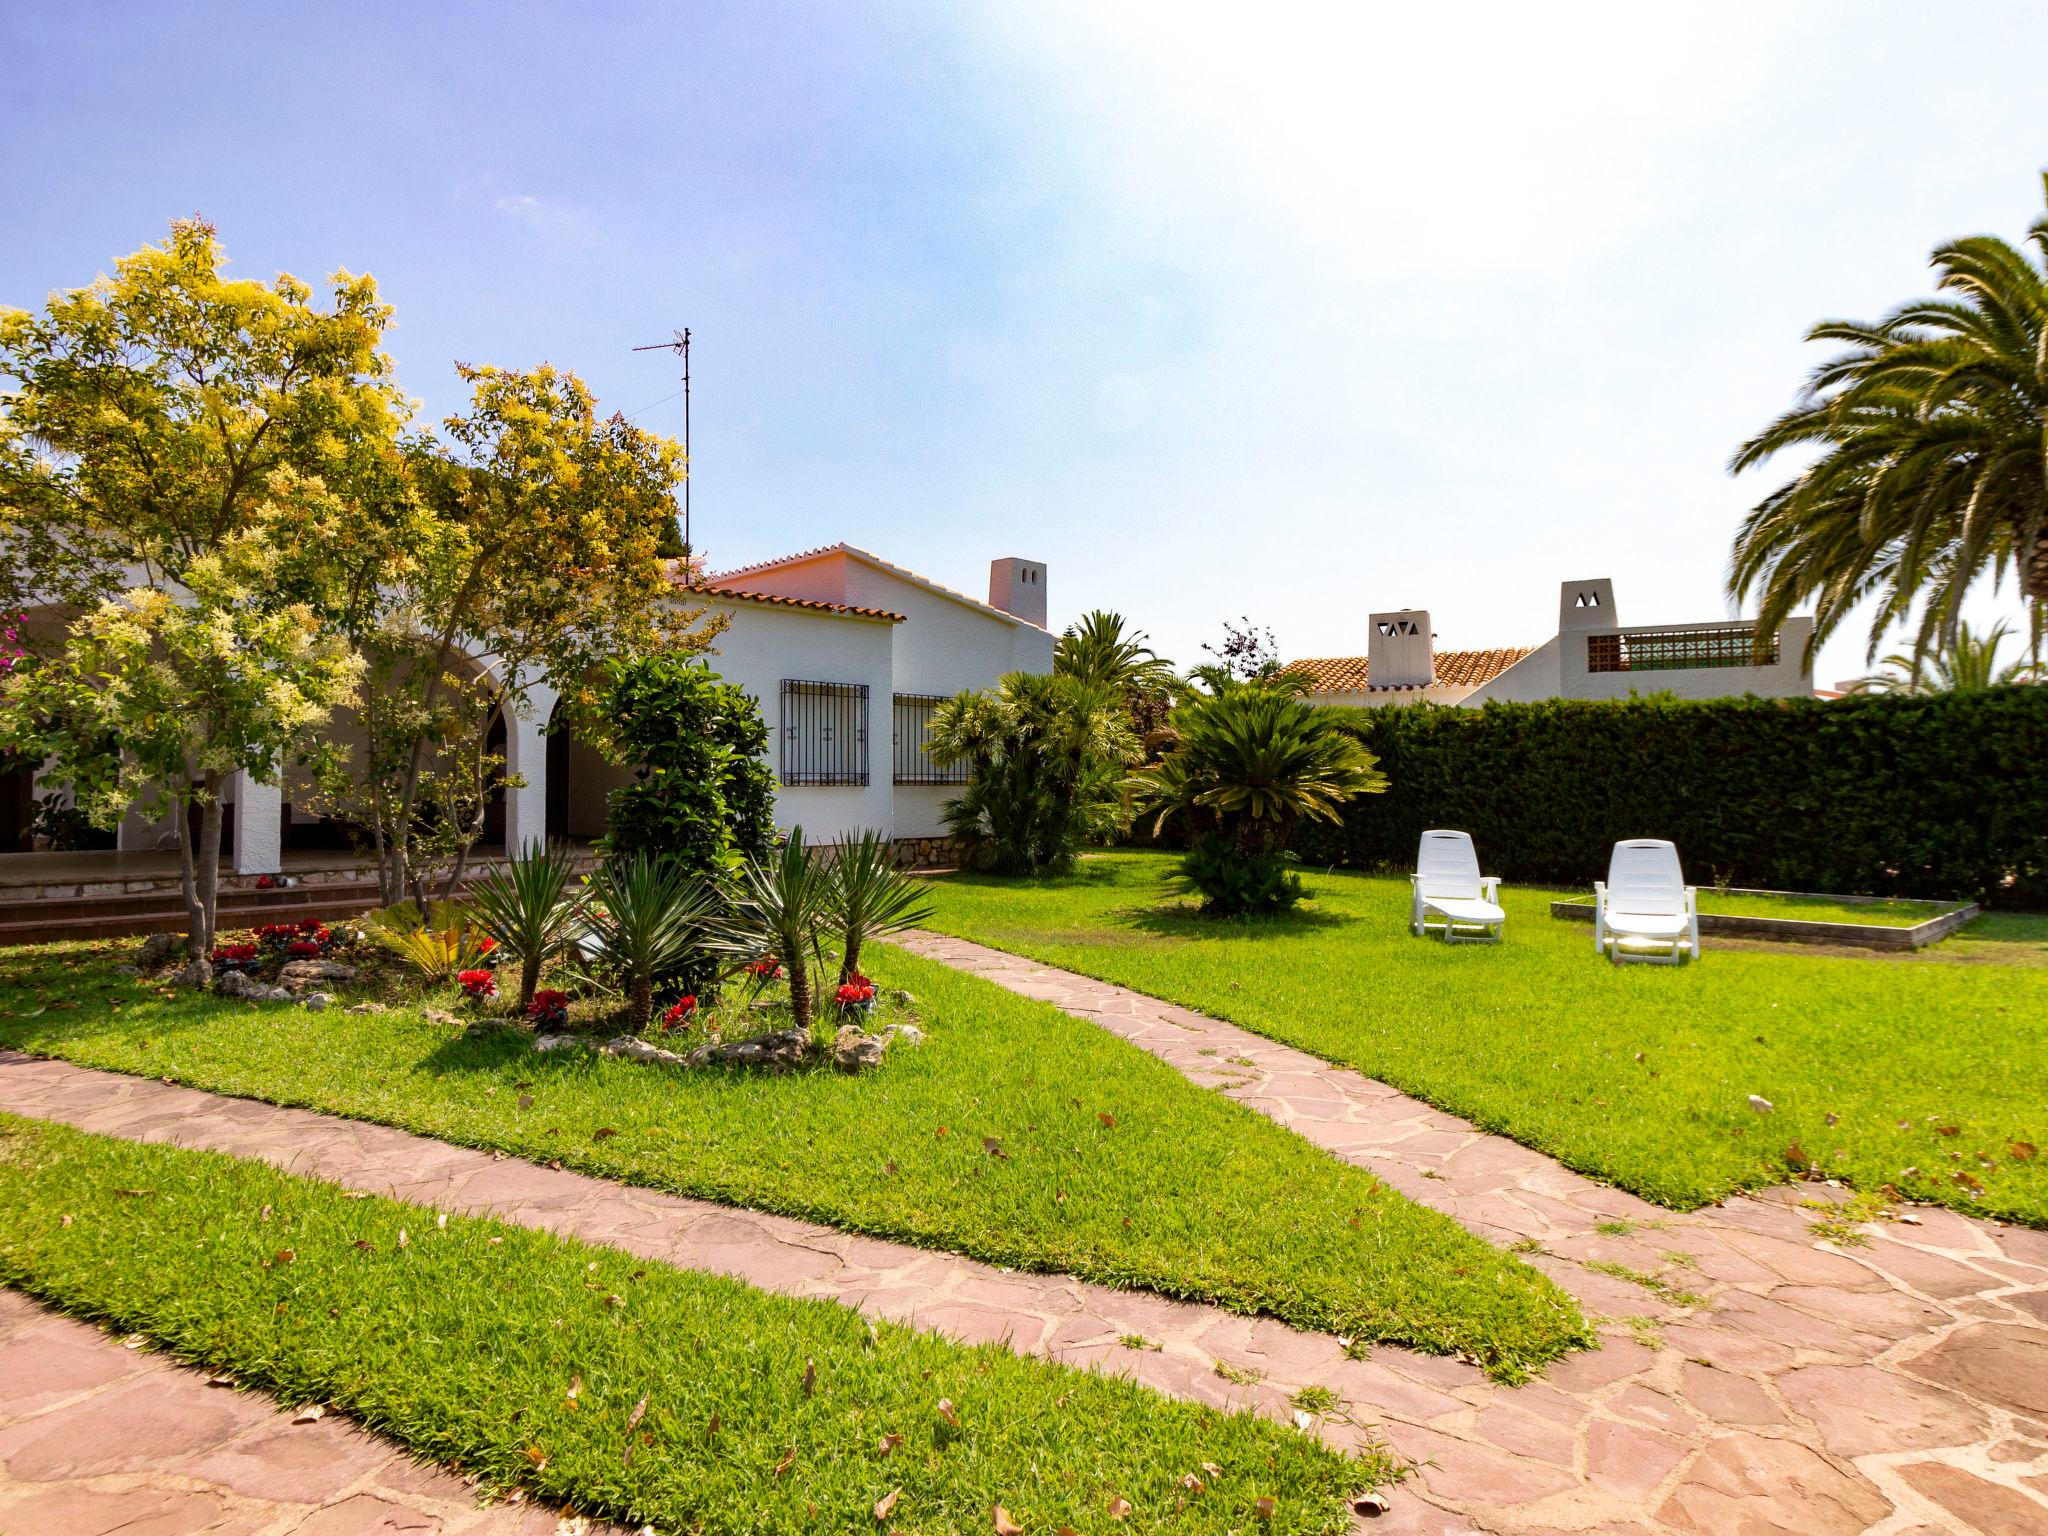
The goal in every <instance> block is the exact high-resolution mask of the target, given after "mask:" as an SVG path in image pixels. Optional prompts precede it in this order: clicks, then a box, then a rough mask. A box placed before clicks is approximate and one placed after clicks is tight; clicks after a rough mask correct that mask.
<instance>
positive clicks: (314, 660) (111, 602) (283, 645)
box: [0, 556, 361, 958]
mask: <svg viewBox="0 0 2048 1536" xmlns="http://www.w3.org/2000/svg"><path fill="white" fill-rule="evenodd" d="M250 576H251V573H250V572H248V571H246V570H245V571H242V572H236V571H234V570H233V569H232V562H229V561H226V560H223V559H222V558H220V557H217V556H201V557H200V558H198V559H197V560H194V561H193V562H192V563H191V564H189V565H188V566H187V567H186V591H185V594H184V595H183V596H182V597H173V596H171V595H170V594H169V593H166V592H162V591H159V590H156V589H154V588H151V587H135V588H131V589H130V590H129V591H127V592H125V593H123V594H121V595H120V596H119V597H114V598H108V599H107V600H106V601H104V602H102V603H101V604H100V605H99V606H98V607H96V608H95V609H94V610H93V611H92V612H90V613H88V614H86V615H85V616H84V617H83V618H81V619H79V620H78V621H77V622H76V623H75V624H73V625H72V627H71V633H70V637H69V642H68V644H67V645H66V646H65V648H64V650H63V651H62V652H61V653H60V654H58V655H56V656H54V657H48V658H42V659H39V660H34V661H31V662H29V663H28V664H26V665H24V666H21V667H17V668H16V669H14V670H13V671H12V672H11V673H10V674H9V675H8V676H7V678H6V679H5V681H4V682H0V742H4V744H5V745H7V746H9V747H12V748H14V749H15V750H18V751H27V752H29V753H31V754H32V755H34V756H36V757H49V758H51V759H52V760H53V767H54V771H55V776H56V777H58V778H60V779H63V780H67V781H68V782H70V783H71V784H72V785H73V786H74V788H75V792H76V794H77V797H78V800H79V803H80V804H81V805H82V806H84V807H85V808H86V810H87V812H88V814H90V815H92V816H93V817H94V819H95V820H99V821H101V822H103V823H104V822H110V821H114V820H118V819H119V818H120V816H121V814H122V813H123V812H124V811H125V810H126V809H127V808H128V806H129V805H130V804H132V803H134V802H136V801H138V800H139V801H140V802H141V803H142V805H143V806H144V808H145V809H146V810H148V811H149V812H151V813H152V814H159V815H160V814H162V813H163V812H165V811H167V810H171V811H175V812H176V813H177V820H176V824H177V826H178V828H179V838H178V851H179V866H180V873H181V875H182V880H183V889H184V896H185V914H186V917H187V919H188V922H189V924H190V936H191V947H192V954H193V956H194V957H195V958H203V957H205V956H207V955H209V954H211V953H212V950H213V931H214V911H215V899H216V894H217V887H218V883H219V876H220V845H221V813H222V812H221V807H222V791H223V790H224V789H225V788H226V787H227V784H228V781H229V780H230V778H231V777H232V776H233V775H235V774H237V773H242V774H246V775H247V776H248V777H249V778H250V779H251V780H254V781H256V782H259V783H275V782H276V781H277V778H278V774H279V770H280V767H281V765H282V762H283V759H284V758H285V757H286V755H287V754H289V753H292V752H294V751H306V750H310V749H311V745H312V743H311V733H312V732H313V730H314V729H315V728H316V727H318V726H319V725H320V724H321V723H323V722H324V721H325V720H326V719H327V717H328V715H329V713H330V712H331V711H332V710H333V709H334V708H335V706H336V705H339V704H342V703H345V702H347V701H348V700H349V699H350V698H351V697H352V696H353V693H354V689H355V685H356V677H357V674H358V673H359V672H360V670H361V661H360V659H359V658H358V657H357V656H356V655H355V653H354V652H353V651H351V650H349V649H348V647H347V646H346V645H344V644H342V643H340V642H339V641H338V640H337V639H336V638H335V637H334V636H332V635H331V634H323V633H322V631H321V629H320V626H319V624H318V622H317V621H316V620H315V618H314V616H313V613H312V610H311V609H310V608H308V607H306V606H305V605H304V604H293V605H289V606H274V605H269V604H265V603H262V602H258V601H254V600H252V598H253V595H254V594H255V593H257V592H258V591H260V590H261V585H260V566H259V570H258V580H256V581H252V580H251V579H250ZM195 810H196V811H197V813H198V816H197V820H198V833H197V836H196V838H195V837H194V836H192V835H191V833H190V830H189V823H190V820H191V813H192V812H193V811H195Z"/></svg>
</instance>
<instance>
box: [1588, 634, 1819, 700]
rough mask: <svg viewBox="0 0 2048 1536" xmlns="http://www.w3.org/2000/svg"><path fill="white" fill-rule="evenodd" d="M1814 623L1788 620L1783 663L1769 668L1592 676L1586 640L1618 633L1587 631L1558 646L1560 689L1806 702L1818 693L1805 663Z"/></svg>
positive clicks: (1781, 646)
mask: <svg viewBox="0 0 2048 1536" xmlns="http://www.w3.org/2000/svg"><path fill="white" fill-rule="evenodd" d="M1723 628H1725V629H1737V628H1741V629H1747V628H1748V626H1747V625H1739V624H1735V623H1729V624H1649V625H1635V626H1630V627H1629V628H1628V630H1627V632H1628V633H1629V634H1632V635H1655V634H1662V633H1669V632H1673V631H1682V630H1700V629H1723ZM1812 630H1813V621H1812V620H1811V619H1788V620H1786V622H1785V627H1784V628H1783V629H1781V630H1779V631H1778V661H1777V664H1776V665H1774V666H1767V667H1685V668H1681V669H1677V670H1674V671H1669V672H1592V671H1588V670H1587V667H1586V641H1587V639H1588V638H1589V637H1590V636H1592V635H1598V634H1602V633H1606V634H1614V633H1618V631H1615V630H1606V631H1601V630H1588V631H1586V632H1585V633H1583V634H1571V635H1560V636H1559V637H1558V639H1557V640H1556V641H1555V642H1553V643H1554V644H1555V645H1556V646H1557V648H1558V674H1559V680H1560V683H1561V687H1560V689H1559V691H1560V692H1561V693H1562V694H1563V695H1564V697H1566V698H1568V699H1625V698H1628V697H1629V696H1630V695H1631V694H1648V693H1669V694H1673V695H1676V696H1677V697H1678V698H1681V699H1732V698H1740V697H1741V696H1742V695H1743V694H1746V693H1753V694H1756V695H1757V696H1758V697H1759V698H1766V699H1802V698H1807V697H1809V696H1810V695H1811V694H1812V693H1813V671H1812V669H1811V667H1809V666H1808V665H1807V664H1806V659H1805V652H1806V640H1807V636H1808V635H1809V634H1811V633H1812Z"/></svg>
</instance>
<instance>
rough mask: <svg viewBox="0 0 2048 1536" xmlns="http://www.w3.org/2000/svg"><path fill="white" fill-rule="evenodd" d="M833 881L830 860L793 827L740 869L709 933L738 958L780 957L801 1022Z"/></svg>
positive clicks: (807, 1014) (807, 1019)
mask: <svg viewBox="0 0 2048 1536" xmlns="http://www.w3.org/2000/svg"><path fill="white" fill-rule="evenodd" d="M835 884H836V881H835V877H834V875H833V872H832V866H831V865H830V864H828V863H826V862H825V861H824V860H821V859H815V858H813V857H812V856H811V851H810V850H809V849H808V848H806V847H805V846H804V830H803V828H802V827H792V828H790V832H789V840H788V841H787V842H786V843H784V844H783V845H782V846H781V847H780V848H777V849H774V850H772V851H771V852H770V853H769V854H768V856H767V857H766V858H764V859H753V860H750V861H748V863H747V865H746V867H745V868H744V869H742V870H741V871H740V876H739V885H738V889H737V891H736V892H735V893H734V900H733V903H732V906H731V908H730V910H729V911H728V912H727V913H726V914H725V916H724V917H723V918H722V919H721V920H720V922H719V923H718V925H717V927H716V929H715V930H714V931H713V933H712V936H711V943H712V945H713V947H715V948H716V949H717V950H719V951H720V952H721V953H723V954H725V955H727V956H729V957H731V958H732V959H733V960H734V961H735V962H738V963H740V964H748V963H751V962H753V961H757V960H774V961H778V962H780V963H781V965H782V969H783V971H784V973H785V974H786V975H787V976H788V978H789V1006H790V1011H791V1012H792V1013H793V1014H794V1015H795V1016H796V1022H797V1023H798V1024H800V1025H803V1026H805V1027H808V1026H809V1025H810V1024H811V1023H812V1017H811V1015H812V1006H813V1005H812V999H813V997H814V996H815V993H814V992H813V990H812V986H811V979H812V974H813V973H812V970H811V964H812V962H813V961H816V962H817V963H818V965H819V967H820V969H822V968H823V965H824V953H823V943H824V934H825V931H826V929H827V928H828V926H829V925H830V924H831V922H832V914H833V902H834V889H835Z"/></svg>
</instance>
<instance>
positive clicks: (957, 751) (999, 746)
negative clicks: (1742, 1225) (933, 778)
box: [928, 672, 1137, 874]
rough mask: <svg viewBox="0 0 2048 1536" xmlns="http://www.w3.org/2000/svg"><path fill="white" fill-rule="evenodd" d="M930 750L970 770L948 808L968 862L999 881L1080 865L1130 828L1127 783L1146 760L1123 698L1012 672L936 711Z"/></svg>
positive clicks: (1070, 681) (943, 761) (939, 759)
mask: <svg viewBox="0 0 2048 1536" xmlns="http://www.w3.org/2000/svg"><path fill="white" fill-rule="evenodd" d="M928 740H929V752H930V755H931V759H932V761H933V762H935V763H937V764H939V765H940V766H941V767H946V766H949V765H951V764H954V763H963V762H964V763H966V764H967V765H968V777H967V788H966V790H965V791H964V792H963V793H962V794H961V795H960V797H959V798H958V799H957V800H949V801H947V802H946V806H945V818H946V828H947V831H948V832H949V833H950V835H951V836H952V839H953V842H954V845H955V846H956V847H958V848H959V849H960V854H961V857H962V859H963V860H964V861H965V862H966V863H967V864H969V865H970V866H973V867H976V868H985V869H993V870H995V871H996V872H998V873H999V874H1026V873H1029V872H1030V871H1032V870H1036V869H1043V868H1048V867H1053V868H1057V867H1059V866H1061V865H1064V864H1068V863H1071V862H1072V861H1073V858H1074V855H1075V854H1077V853H1079V852H1080V851H1081V849H1082V848H1083V847H1084V846H1086V845H1087V844H1089V843H1102V842H1107V841H1109V840H1110V839H1111V838H1112V837H1114V836H1115V835H1116V834H1117V833H1118V832H1119V831H1121V830H1122V829H1123V827H1124V826H1125V825H1126V823H1127V821H1128V817H1127V816H1126V815H1125V812H1124V804H1123V796H1122V792H1121V787H1120V781H1121V779H1122V776H1123V769H1124V767H1125V766H1126V765H1127V764H1129V763H1131V762H1134V761H1135V760H1136V758H1137V743H1136V740H1135V739H1134V738H1133V736H1132V735H1131V728H1130V724H1129V722H1128V720H1127V719H1126V718H1125V714H1124V708H1123V703H1122V700H1121V698H1120V697H1119V696H1118V695H1117V694H1116V693H1115V692H1114V691H1113V690H1111V689H1109V688H1106V687H1103V686H1101V685H1099V684H1095V683H1089V682H1085V681H1082V680H1081V679H1078V678H1073V677H1065V676H1042V675H1039V674H1036V673H1029V672H1012V673H1010V674H1009V675H1008V676H1007V677H1005V678H1004V679H1003V680H1002V682H1001V684H1000V685H998V686H997V687H996V688H995V689H994V690H993V691H991V692H988V693H963V694H961V695H959V696H958V697H957V698H953V699H949V700H947V701H946V702H945V703H944V704H942V705H940V706H939V707H938V708H937V709H936V710H934V711H932V719H931V731H930V736H929V738H928Z"/></svg>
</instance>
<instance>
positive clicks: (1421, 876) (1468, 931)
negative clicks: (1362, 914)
mask: <svg viewBox="0 0 2048 1536" xmlns="http://www.w3.org/2000/svg"><path fill="white" fill-rule="evenodd" d="M1413 879H1414V888H1415V900H1414V905H1413V906H1412V907H1411V908H1410V909H1409V915H1408V931H1409V932H1411V933H1413V934H1414V935H1415V936H1416V937H1417V938H1420V937H1422V935H1424V934H1425V933H1428V932H1430V931H1432V930H1435V931H1437V932H1439V933H1441V934H1442V935H1443V939H1444V942H1445V943H1447V944H1492V943H1497V942H1498V941H1499V939H1500V929H1501V924H1503V923H1505V922H1506V921H1507V920H1508V915H1507V913H1506V912H1504V911H1502V910H1501V908H1500V905H1499V901H1500V880H1499V878H1498V877H1497V876H1494V875H1481V874H1480V873H1479V855H1478V854H1477V853H1476V852H1474V851H1473V848H1472V835H1471V834H1470V833H1469V832H1425V833H1423V834H1422V842H1421V845H1420V846H1419V847H1418V848H1417V849H1416V850H1415V874H1414V877H1413Z"/></svg>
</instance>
